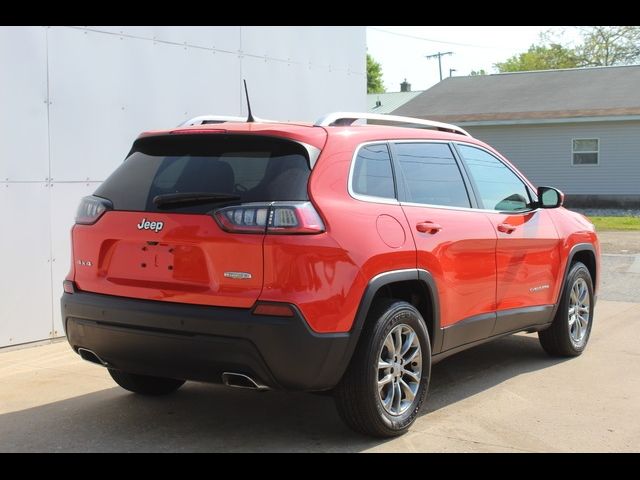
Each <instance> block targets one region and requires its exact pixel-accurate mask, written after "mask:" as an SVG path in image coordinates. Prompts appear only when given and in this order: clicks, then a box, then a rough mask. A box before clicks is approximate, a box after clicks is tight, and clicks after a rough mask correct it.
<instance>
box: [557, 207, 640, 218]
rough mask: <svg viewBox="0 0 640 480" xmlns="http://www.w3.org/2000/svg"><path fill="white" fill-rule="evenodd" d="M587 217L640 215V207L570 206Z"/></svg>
mask: <svg viewBox="0 0 640 480" xmlns="http://www.w3.org/2000/svg"><path fill="white" fill-rule="evenodd" d="M569 210H573V211H574V212H579V213H581V214H583V215H586V216H587V217H589V216H592V217H640V208H626V209H625V208H570V209H569Z"/></svg>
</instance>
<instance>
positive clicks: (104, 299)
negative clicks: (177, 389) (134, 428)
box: [61, 292, 351, 391]
mask: <svg viewBox="0 0 640 480" xmlns="http://www.w3.org/2000/svg"><path fill="white" fill-rule="evenodd" d="M61 307H62V318H63V322H64V326H65V332H66V335H67V340H68V341H69V344H70V345H71V347H72V348H73V349H74V350H75V351H76V352H77V350H78V348H86V349H89V350H92V351H94V352H95V353H96V354H98V355H99V357H100V358H101V359H102V360H104V361H105V362H107V363H108V364H109V365H110V366H112V367H113V368H116V369H119V370H124V371H127V372H131V373H139V374H143V375H154V376H161V377H169V378H178V379H184V380H198V381H205V382H213V383H219V382H221V375H222V372H225V371H228V372H237V373H243V374H246V375H249V376H252V377H254V378H255V379H256V380H259V381H261V382H262V383H263V384H265V385H267V386H270V387H272V388H282V389H287V390H306V391H313V390H327V389H330V388H332V387H334V386H335V385H336V384H337V382H338V381H339V380H340V378H341V377H342V374H343V373H344V370H345V369H346V366H347V364H348V361H349V358H348V357H349V356H350V355H349V354H350V352H351V348H350V346H349V340H350V335H349V334H348V333H336V334H317V333H314V332H313V331H311V330H310V329H309V327H308V326H307V323H306V321H305V320H304V318H303V317H302V315H301V314H300V312H299V311H298V310H297V309H294V310H295V312H296V314H295V316H293V317H271V316H260V315H253V314H252V313H251V310H248V309H239V308H225V307H208V306H200V305H187V304H178V303H169V302H160V301H149V300H137V299H131V298H124V297H116V296H110V295H102V294H96V293H86V292H76V293H73V294H68V293H65V294H63V296H62V299H61Z"/></svg>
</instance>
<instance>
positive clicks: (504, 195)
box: [458, 144, 531, 212]
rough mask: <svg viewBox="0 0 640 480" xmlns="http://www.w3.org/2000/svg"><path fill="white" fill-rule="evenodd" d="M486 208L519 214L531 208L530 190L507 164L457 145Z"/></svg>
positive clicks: (483, 153)
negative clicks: (518, 212) (528, 190)
mask: <svg viewBox="0 0 640 480" xmlns="http://www.w3.org/2000/svg"><path fill="white" fill-rule="evenodd" d="M458 149H459V150H460V154H461V155H462V158H463V159H464V162H465V164H466V166H467V168H468V169H469V173H470V175H471V177H472V179H473V181H474V182H475V185H476V188H477V189H478V194H479V195H480V200H481V202H482V204H483V206H484V208H486V209H488V210H499V211H501V212H517V211H520V210H526V209H528V208H529V204H530V203H531V199H530V198H529V193H528V192H527V187H526V186H525V184H524V183H523V182H522V180H520V179H519V178H518V176H517V175H516V174H515V173H513V172H512V171H511V170H510V169H509V168H508V167H507V166H506V165H505V164H504V163H502V162H501V161H500V160H498V159H497V158H496V157H494V156H493V155H491V154H490V153H487V152H485V151H484V150H480V149H479V148H475V147H470V146H467V145H460V144H458Z"/></svg>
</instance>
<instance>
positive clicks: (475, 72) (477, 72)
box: [469, 68, 487, 77]
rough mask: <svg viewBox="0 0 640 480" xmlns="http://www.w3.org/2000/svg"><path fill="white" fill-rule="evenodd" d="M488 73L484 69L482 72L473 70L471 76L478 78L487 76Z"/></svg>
mask: <svg viewBox="0 0 640 480" xmlns="http://www.w3.org/2000/svg"><path fill="white" fill-rule="evenodd" d="M486 74H487V72H486V71H485V69H484V68H481V69H480V70H471V73H470V74H469V76H470V77H476V76H478V75H486Z"/></svg>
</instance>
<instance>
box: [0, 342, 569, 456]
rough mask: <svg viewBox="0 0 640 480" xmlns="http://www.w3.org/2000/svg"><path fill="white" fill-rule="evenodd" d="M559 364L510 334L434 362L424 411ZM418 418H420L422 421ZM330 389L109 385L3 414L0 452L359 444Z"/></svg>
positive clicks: (365, 441) (363, 442) (342, 447)
mask: <svg viewBox="0 0 640 480" xmlns="http://www.w3.org/2000/svg"><path fill="white" fill-rule="evenodd" d="M556 363H558V360H554V359H550V358H549V357H547V356H546V355H545V353H544V352H543V350H542V349H541V347H540V346H539V344H538V340H537V337H536V336H532V335H529V336H523V335H518V336H513V337H507V338H504V339H501V340H498V341H495V342H493V343H491V344H486V345H483V346H480V347H477V348H475V349H473V350H469V351H467V352H463V353H460V354H458V355H456V356H453V357H451V358H449V359H446V360H444V361H443V362H442V363H440V364H438V365H435V366H434V368H433V371H432V379H431V390H430V395H429V397H428V399H427V404H426V407H424V408H423V412H422V414H423V415H424V414H426V413H428V412H431V411H435V410H438V409H440V408H443V407H446V406H447V405H450V404H452V403H455V402H458V401H460V400H462V399H465V398H467V397H469V396H471V395H475V394H477V393H480V392H482V391H484V390H487V389H490V388H492V387H494V386H495V385H498V384H500V383H502V382H503V381H505V380H508V379H510V378H513V377H516V376H518V375H521V374H523V373H527V372H531V371H535V370H540V369H543V368H547V367H550V366H552V365H554V364H556ZM423 420H424V419H423ZM384 442H385V441H384V440H375V439H369V438H365V437H362V436H360V435H357V434H355V433H352V432H351V431H350V430H349V429H347V428H346V427H345V426H344V425H343V424H342V422H341V421H340V419H339V417H338V415H337V413H336V412H335V409H334V405H333V400H332V398H331V397H329V396H321V395H312V394H285V393H281V392H268V393H257V392H251V391H244V390H232V389H229V388H225V387H220V386H214V385H206V384H198V383H187V384H186V385H185V386H184V387H183V388H182V389H181V390H179V391H178V392H177V393H176V394H173V395H171V396H168V397H164V398H144V397H139V396H136V395H133V394H129V393H127V392H125V391H124V390H122V389H120V388H117V387H116V388H110V389H106V390H101V391H98V392H95V393H91V394H88V395H83V396H79V397H74V398H71V399H68V400H63V401H59V402H55V403H51V404H47V405H42V406H39V407H35V408H31V409H27V410H22V411H18V412H12V413H7V414H4V415H0V451H5V452H6V451H9V452H11V451H342V452H344V451H362V450H365V449H367V448H371V447H374V446H376V445H380V444H383V443H384Z"/></svg>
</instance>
